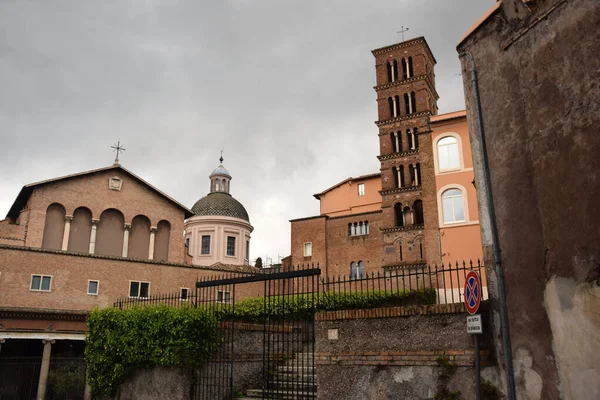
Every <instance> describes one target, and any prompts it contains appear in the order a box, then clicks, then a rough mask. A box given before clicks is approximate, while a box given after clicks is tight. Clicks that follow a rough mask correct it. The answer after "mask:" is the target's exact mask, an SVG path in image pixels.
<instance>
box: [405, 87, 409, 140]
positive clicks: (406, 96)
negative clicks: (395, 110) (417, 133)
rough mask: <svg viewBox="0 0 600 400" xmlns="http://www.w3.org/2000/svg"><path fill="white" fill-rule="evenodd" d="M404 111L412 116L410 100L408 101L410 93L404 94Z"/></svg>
mask: <svg viewBox="0 0 600 400" xmlns="http://www.w3.org/2000/svg"><path fill="white" fill-rule="evenodd" d="M404 110H405V111H406V113H407V114H410V104H409V99H408V93H404ZM409 147H410V146H409Z"/></svg>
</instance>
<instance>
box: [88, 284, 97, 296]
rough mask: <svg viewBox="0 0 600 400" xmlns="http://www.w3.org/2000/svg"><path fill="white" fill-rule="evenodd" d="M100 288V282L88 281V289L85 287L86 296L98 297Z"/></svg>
mask: <svg viewBox="0 0 600 400" xmlns="http://www.w3.org/2000/svg"><path fill="white" fill-rule="evenodd" d="M99 286H100V282H99V281H92V280H89V281H88V287H87V294H91V295H95V296H97V295H98V287H99Z"/></svg>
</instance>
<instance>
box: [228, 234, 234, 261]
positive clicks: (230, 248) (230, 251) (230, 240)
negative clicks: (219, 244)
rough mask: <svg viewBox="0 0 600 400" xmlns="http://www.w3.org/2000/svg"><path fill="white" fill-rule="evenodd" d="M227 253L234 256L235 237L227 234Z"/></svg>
mask: <svg viewBox="0 0 600 400" xmlns="http://www.w3.org/2000/svg"><path fill="white" fill-rule="evenodd" d="M227 255H228V256H235V237H234V236H227Z"/></svg>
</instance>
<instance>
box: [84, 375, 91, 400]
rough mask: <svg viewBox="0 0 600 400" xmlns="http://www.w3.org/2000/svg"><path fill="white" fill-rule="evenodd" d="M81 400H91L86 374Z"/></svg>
mask: <svg viewBox="0 0 600 400" xmlns="http://www.w3.org/2000/svg"><path fill="white" fill-rule="evenodd" d="M83 400H92V391H91V389H90V384H89V383H88V379H87V373H86V374H85V389H84V391H83Z"/></svg>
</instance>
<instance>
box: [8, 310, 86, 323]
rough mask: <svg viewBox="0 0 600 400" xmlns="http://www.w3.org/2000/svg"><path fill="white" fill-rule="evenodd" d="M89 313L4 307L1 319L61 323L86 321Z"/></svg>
mask: <svg viewBox="0 0 600 400" xmlns="http://www.w3.org/2000/svg"><path fill="white" fill-rule="evenodd" d="M89 313H90V312H89V311H80V310H56V309H44V308H27V307H2V308H0V317H4V318H6V317H10V318H35V319H50V320H61V321H85V320H86V319H87V316H88V314H89Z"/></svg>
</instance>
